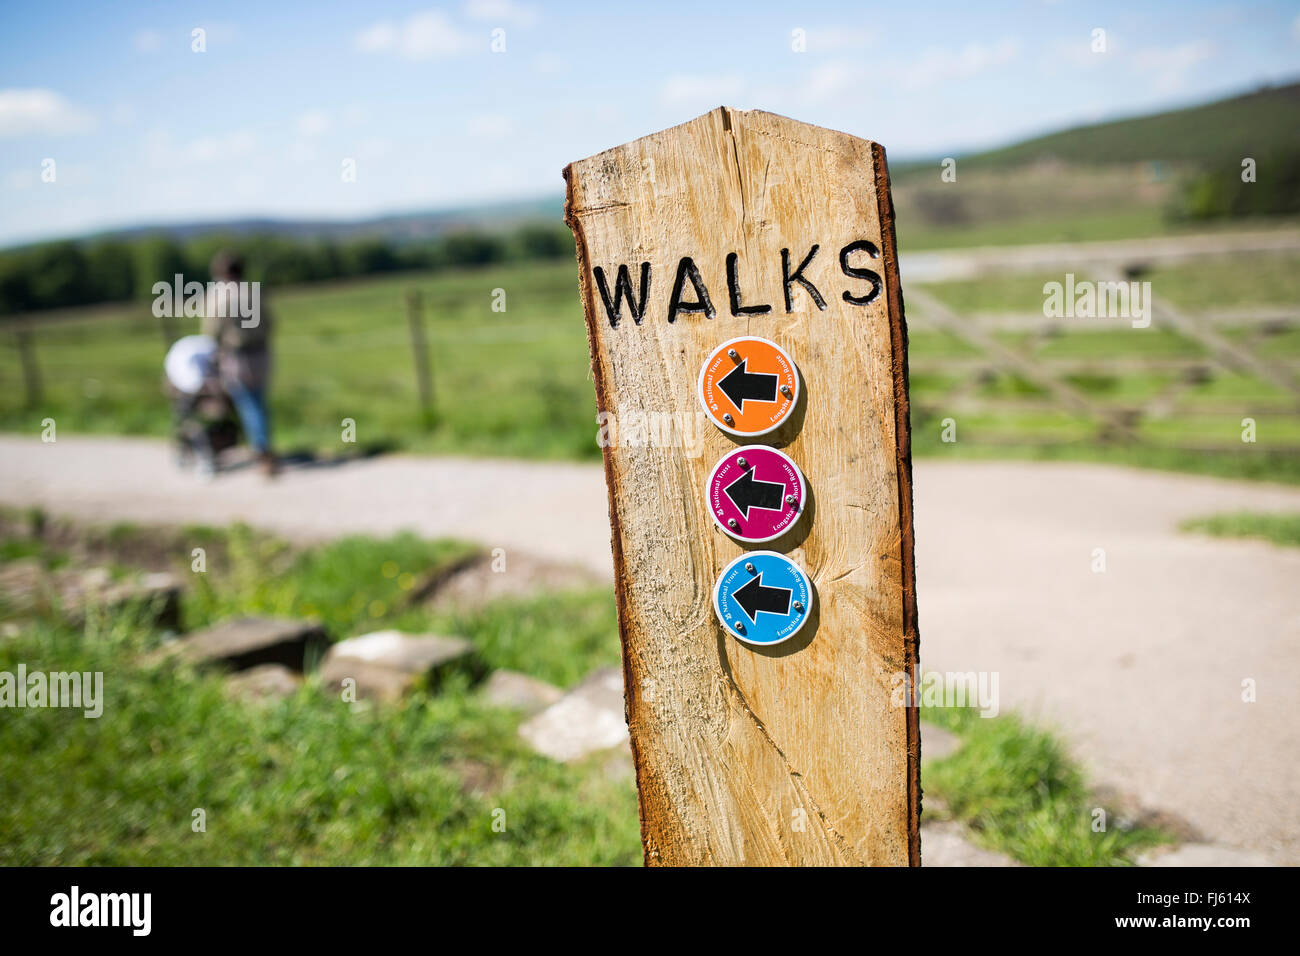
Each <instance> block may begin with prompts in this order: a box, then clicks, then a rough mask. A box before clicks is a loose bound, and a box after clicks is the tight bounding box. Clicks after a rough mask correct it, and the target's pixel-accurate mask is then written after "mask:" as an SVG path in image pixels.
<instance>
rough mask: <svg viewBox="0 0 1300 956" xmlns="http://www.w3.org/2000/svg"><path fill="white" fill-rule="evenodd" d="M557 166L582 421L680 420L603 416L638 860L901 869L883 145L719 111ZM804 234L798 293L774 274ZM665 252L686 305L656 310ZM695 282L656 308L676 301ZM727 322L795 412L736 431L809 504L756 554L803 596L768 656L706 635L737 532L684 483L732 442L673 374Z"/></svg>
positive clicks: (915, 746) (891, 259)
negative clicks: (585, 355)
mask: <svg viewBox="0 0 1300 956" xmlns="http://www.w3.org/2000/svg"><path fill="white" fill-rule="evenodd" d="M564 175H565V179H566V181H567V184H568V197H567V205H566V218H567V221H568V223H569V225H570V227H571V228H572V230H573V233H574V237H575V239H576V242H577V248H578V259H579V270H580V284H581V293H582V298H583V304H584V307H585V311H586V319H587V328H588V337H589V343H590V347H591V354H592V372H593V378H594V381H595V388H596V402H597V407H598V410H599V412H600V413H601V415H602V421H608V420H609V419H610V418H611V416H612V417H614V418H615V419H617V417H619V416H627V415H629V414H633V415H636V416H638V420H642V419H641V416H648V417H650V418H652V419H653V420H655V421H658V422H661V423H662V422H665V421H668V422H676V423H678V425H679V428H680V430H679V431H676V432H674V431H673V430H672V429H666V428H663V427H662V426H661V427H660V428H659V429H656V430H652V432H651V434H654V435H658V436H659V438H658V439H656V440H650V441H644V440H640V438H641V435H638V437H637V438H636V439H635V440H634V439H630V438H627V432H626V431H622V430H619V429H617V428H615V429H611V430H610V431H609V434H610V435H611V436H614V437H613V438H612V439H611V441H610V442H609V443H607V445H606V447H605V448H604V463H605V477H606V481H607V484H608V490H609V511H610V524H611V529H612V546H613V554H614V565H615V579H616V588H617V596H618V614H619V629H620V634H621V638H622V645H623V669H624V680H625V691H626V712H627V719H628V725H629V729H630V732H631V738H632V749H633V755H634V758H635V762H636V771H637V786H638V790H639V794H640V812H641V830H642V841H643V844H644V849H645V858H646V862H647V863H649V864H668V865H673V864H752V865H764V864H847V865H855V864H887V865H918V864H919V862H920V839H919V834H918V823H919V816H920V770H919V767H920V740H919V733H918V725H917V714H916V711H915V709H914V708H913V707H911V706H909V705H910V703H911V701H910V699H908V700H904V699H903V698H904V693H903V687H904V686H905V684H906V686H909V687H910V686H914V677H915V671H916V660H917V622H916V600H915V587H914V571H913V558H912V551H913V548H912V513H911V507H912V492H911V453H910V447H909V440H910V439H909V423H908V405H907V364H906V334H907V333H906V326H905V323H904V319H903V302H902V296H901V291H900V287H899V281H898V265H897V256H896V248H895V240H894V222H893V205H892V201H891V198H890V192H889V176H888V171H887V167H886V163H885V154H884V150H883V149H882V148H881V147H880V146H878V145H877V144H875V143H871V142H868V141H865V140H861V139H857V138H855V137H852V136H849V135H846V134H844V133H839V132H834V131H831V130H826V129H820V128H817V127H813V126H808V125H806V124H803V123H798V122H795V121H793V120H790V119H786V118H784V117H780V116H775V115H772V114H770V113H763V112H758V111H753V112H740V111H736V110H732V109H727V108H720V109H717V110H714V111H713V112H711V113H708V114H706V115H704V116H701V117H699V118H697V119H695V120H692V121H691V122H689V123H686V124H684V125H682V126H678V127H675V128H673V129H669V130H666V131H664V132H661V133H656V134H654V135H651V136H647V137H645V138H643V139H639V140H636V141H634V142H631V143H627V144H625V145H623V146H620V147H617V148H615V149H611V150H609V151H607V152H604V153H600V154H598V155H596V156H593V157H591V158H589V159H585V160H581V161H579V162H576V163H573V164H571V165H570V166H569V167H568V168H566V169H565V171H564ZM814 246H815V247H817V250H816V252H815V253H813V254H812V256H811V259H810V260H809V262H808V265H807V267H806V268H805V269H804V270H803V272H802V278H803V279H806V280H807V283H808V284H809V285H811V286H812V287H813V288H814V289H815V290H816V291H817V295H816V296H814V295H813V294H812V292H810V291H809V289H808V287H807V285H805V284H804V283H803V282H802V281H800V280H799V279H797V278H790V273H791V272H792V271H797V266H798V264H799V263H800V262H802V261H803V260H804V258H805V257H806V256H808V255H809V253H810V250H812V249H813V247H814ZM783 250H784V255H783ZM846 250H847V251H846ZM733 253H734V254H736V257H735V260H734V264H732V265H728V262H729V257H730V256H731V254H733ZM685 258H689V259H690V260H691V263H692V265H693V267H694V268H696V269H698V277H699V280H700V283H701V284H702V285H703V286H704V287H705V288H706V289H707V293H708V298H709V299H710V303H709V305H710V307H709V308H708V309H704V308H703V307H702V306H701V307H700V311H687V310H685V309H681V308H677V309H674V308H673V306H672V299H673V291H674V285H675V284H677V280H679V277H680V276H682V275H684V274H687V273H688V272H689V268H688V267H687V266H686V264H685V263H684V262H683V260H684V259H685ZM783 259H784V260H785V261H786V262H788V263H789V265H786V266H783ZM643 263H644V264H646V265H643ZM621 266H626V274H627V277H628V282H629V285H627V286H626V292H627V295H625V296H623V297H622V298H617V290H616V280H617V278H618V276H619V274H620V267H621ZM597 268H599V269H600V270H601V276H602V277H603V279H604V286H605V288H604V290H602V288H601V282H600V281H599V280H598V278H597V275H596V272H595V270H596V269H597ZM867 270H870V273H869V275H870V276H874V280H873V279H871V278H865V279H864V278H863V276H867V275H868V272H867ZM647 282H648V287H646V284H647ZM692 285H693V284H692V283H690V282H688V283H686V291H685V292H684V293H683V294H682V295H681V296H680V297H679V298H681V299H682V300H690V301H691V302H698V299H697V297H696V295H695V293H694V292H692V291H691V290H692ZM737 293H738V294H737ZM611 296H614V297H615V304H616V305H617V310H616V311H617V315H615V314H613V312H612V311H611V309H610V307H609V305H610V297H611ZM851 298H853V299H856V300H857V301H851ZM818 299H820V300H821V304H820V305H819V304H818V301H817V300H818ZM763 305H767V306H770V309H768V310H766V311H763V310H761V309H760V308H759V307H761V306H763ZM744 335H754V336H761V337H764V338H768V339H771V340H772V341H774V342H776V343H777V344H778V345H780V346H781V347H782V348H784V349H785V350H786V351H787V352H789V353H790V355H791V356H792V357H793V358H794V360H795V362H796V364H797V365H798V366H799V370H800V372H801V375H802V382H803V387H802V397H801V399H800V403H799V407H798V408H797V409H796V411H795V413H794V415H792V417H791V420H790V421H789V422H788V423H787V424H786V425H783V426H782V428H781V429H780V430H779V431H777V432H774V433H771V434H769V435H766V436H764V437H762V438H759V439H757V441H758V442H759V443H762V444H770V445H775V446H779V447H781V448H782V449H783V450H784V451H785V452H786V453H787V454H788V455H790V456H791V458H792V459H793V460H794V461H796V462H797V463H798V464H799V466H800V467H801V468H802V469H803V472H804V474H805V476H806V477H807V480H808V484H809V488H810V492H811V499H812V501H813V505H812V506H811V507H810V508H808V510H807V511H806V512H805V514H804V515H803V516H802V518H801V519H800V524H799V525H798V526H796V527H795V528H794V529H793V530H792V531H791V532H789V533H788V534H787V536H786V537H785V538H784V539H780V540H778V541H776V542H773V543H771V544H767V545H762V547H764V548H769V549H773V550H779V551H781V552H782V553H784V554H786V555H787V556H788V557H790V558H791V559H793V560H794V561H796V562H797V563H798V564H799V565H800V566H801V567H802V568H804V570H806V571H807V573H808V574H809V576H810V577H811V579H812V581H813V584H814V587H815V589H816V604H815V608H814V611H813V616H812V617H811V619H810V620H809V622H808V624H807V626H806V627H804V628H803V629H802V630H801V631H800V632H799V633H798V634H797V635H796V636H795V637H794V638H792V639H790V640H789V641H787V642H786V643H783V644H779V645H775V646H772V647H767V648H763V647H754V646H750V645H746V644H742V643H740V642H739V641H737V640H735V639H734V638H732V637H731V636H730V635H728V634H727V633H726V632H725V631H724V630H723V629H722V627H721V626H720V624H719V623H718V621H717V619H716V618H715V615H714V611H713V607H712V603H711V593H712V588H713V584H714V581H715V580H716V578H717V576H718V574H719V572H720V571H721V570H722V568H723V567H724V566H725V565H726V564H727V563H728V562H730V561H731V560H732V559H734V558H736V557H737V556H738V555H740V554H742V553H743V552H744V551H745V550H747V548H746V547H745V546H744V545H742V544H740V543H739V542H736V541H733V540H731V539H730V538H729V537H728V536H727V535H725V534H723V533H721V532H720V531H718V530H716V529H715V528H714V526H713V523H712V521H711V519H710V516H709V513H708V510H707V509H706V507H705V500H704V498H705V495H704V489H705V485H706V482H707V481H708V477H709V471H710V468H711V466H712V465H713V463H714V462H715V461H716V460H717V459H718V458H719V457H720V456H721V455H722V454H724V453H725V452H727V451H730V450H732V449H734V448H735V447H736V446H737V445H738V444H744V443H745V442H743V441H740V440H737V439H733V438H731V437H729V436H728V435H726V434H725V433H723V432H722V431H720V430H719V429H717V428H714V427H712V426H711V425H710V424H708V423H707V422H706V421H705V420H704V418H703V415H702V412H701V408H700V405H699V403H698V401H697V398H696V379H697V375H698V373H699V369H700V365H701V362H703V361H704V359H705V357H706V356H707V355H708V354H709V353H710V352H711V350H713V349H714V348H716V347H717V346H718V345H719V344H720V343H722V342H724V341H727V340H729V339H732V338H735V337H737V336H744ZM671 435H678V436H682V440H680V441H677V440H665V436H671ZM692 436H693V437H692ZM625 439H626V440H625Z"/></svg>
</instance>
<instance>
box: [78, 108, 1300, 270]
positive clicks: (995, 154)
mask: <svg viewBox="0 0 1300 956" xmlns="http://www.w3.org/2000/svg"><path fill="white" fill-rule="evenodd" d="M1286 152H1291V153H1296V154H1300V83H1292V84H1288V85H1285V86H1276V87H1264V88H1261V89H1258V90H1255V91H1254V92H1252V93H1247V94H1245V95H1243V96H1236V97H1232V98H1230V99H1226V100H1218V101H1217V102H1214V103H1207V104H1204V105H1202V106H1193V107H1189V108H1186V109H1180V110H1171V111H1169V112H1165V113H1155V114H1151V115H1148V116H1137V117H1132V118H1129V119H1122V120H1112V121H1109V122H1105V123H1095V124H1092V125H1090V126H1079V127H1076V128H1074V129H1068V130H1064V131H1062V132H1059V133H1051V134H1049V135H1046V136H1039V137H1036V138H1034V139H1030V140H1026V141H1024V142H1021V143H1015V144H1013V145H1010V146H1005V147H1001V148H998V149H992V150H988V151H985V152H981V153H975V154H970V155H963V154H961V153H957V154H955V155H957V156H958V157H959V158H960V160H961V168H962V171H963V172H970V171H979V170H987V171H989V172H998V171H1001V170H1009V169H1014V168H1016V167H1022V166H1029V165H1034V164H1037V163H1042V162H1044V161H1056V162H1063V163H1070V164H1078V165H1086V166H1098V167H1100V166H1108V165H1110V166H1114V165H1118V164H1132V163H1138V162H1145V161H1162V162H1166V163H1169V164H1170V165H1174V166H1193V167H1199V168H1206V167H1209V166H1213V165H1220V166H1221V165H1224V164H1236V163H1239V162H1240V161H1241V158H1242V157H1245V156H1254V157H1256V158H1259V157H1262V156H1268V155H1270V154H1276V153H1286ZM938 161H939V159H938V157H935V158H932V159H926V160H916V161H909V162H896V163H892V164H891V166H892V172H893V174H894V178H895V181H896V182H897V183H898V184H899V185H903V184H906V183H907V182H908V181H909V180H913V179H919V178H921V176H922V175H924V176H925V177H932V176H933V172H934V169H935V167H936V165H937V163H938ZM563 210H564V200H563V197H562V196H561V195H560V194H559V193H558V191H557V193H556V194H555V195H553V196H549V197H545V198H539V199H536V200H529V201H517V202H503V203H492V204H484V205H480V206H465V207H461V208H457V209H444V210H435V211H424V212H413V213H404V214H400V215H388V216H377V217H371V218H367V219H359V220H353V221H338V220H328V219H322V220H313V219H270V218H258V219H236V220H229V221H223V222H196V223H186V224H180V225H170V224H153V225H141V226H136V227H132V228H128V229H117V230H110V231H106V232H103V233H100V234H98V235H95V236H90V237H87V238H116V239H133V238H138V237H141V236H150V235H162V236H168V237H171V238H174V239H178V240H187V239H195V238H203V237H207V236H245V235H254V234H256V235H262V236H274V237H281V238H286V239H303V240H332V241H335V242H347V241H350V240H355V239H384V240H386V241H388V242H392V243H394V244H397V245H402V244H405V243H408V242H410V243H414V242H419V241H423V240H428V239H434V238H438V237H440V236H444V235H446V234H448V233H451V232H456V231H459V230H466V229H473V230H481V231H485V232H504V231H507V230H510V229H513V228H514V227H516V226H518V225H520V224H521V223H525V222H539V221H549V222H552V223H557V224H558V223H559V221H560V219H561V217H562V216H563Z"/></svg>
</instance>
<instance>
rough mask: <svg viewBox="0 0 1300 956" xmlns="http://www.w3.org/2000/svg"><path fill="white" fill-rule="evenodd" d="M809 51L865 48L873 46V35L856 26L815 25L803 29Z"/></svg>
mask: <svg viewBox="0 0 1300 956" xmlns="http://www.w3.org/2000/svg"><path fill="white" fill-rule="evenodd" d="M804 36H805V38H806V39H807V41H808V52H809V53H830V52H833V51H835V50H865V49H866V48H867V47H871V46H875V40H876V38H875V35H874V34H872V33H871V31H870V30H863V29H860V28H857V27H846V26H842V25H841V26H835V27H815V28H813V29H810V30H805V31H804Z"/></svg>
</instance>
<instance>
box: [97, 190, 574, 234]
mask: <svg viewBox="0 0 1300 956" xmlns="http://www.w3.org/2000/svg"><path fill="white" fill-rule="evenodd" d="M563 215H564V200H563V198H562V197H561V196H558V195H557V196H555V197H552V198H548V199H535V200H527V201H518V202H503V203H490V204H485V205H482V206H465V207H461V208H456V209H442V210H435V211H430V212H412V213H402V214H398V215H389V216H376V217H374V218H369V219H357V220H335V219H271V218H258V219H229V220H221V221H216V222H194V223H182V224H179V225H173V224H152V225H149V224H146V225H141V226H132V227H130V228H127V229H112V230H107V231H105V232H101V233H97V234H95V235H94V236H90V237H87V238H92V239H136V238H140V237H142V236H168V237H170V238H172V239H177V240H186V239H196V238H203V237H205V236H232V237H233V236H248V235H258V236H277V237H280V238H285V239H308V240H330V241H334V242H347V241H350V240H353V239H375V238H379V239H386V240H388V241H390V242H394V243H397V244H399V245H400V244H401V243H404V242H418V241H421V240H425V239H433V238H437V237H438V236H443V235H446V234H447V233H449V232H455V231H458V230H465V229H474V230H482V231H485V232H500V231H505V230H509V229H513V228H514V227H515V226H518V225H521V224H522V223H526V222H539V221H551V222H559V220H560V218H561V217H562V216H563Z"/></svg>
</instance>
